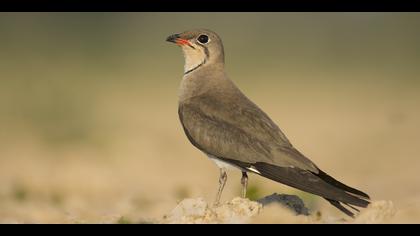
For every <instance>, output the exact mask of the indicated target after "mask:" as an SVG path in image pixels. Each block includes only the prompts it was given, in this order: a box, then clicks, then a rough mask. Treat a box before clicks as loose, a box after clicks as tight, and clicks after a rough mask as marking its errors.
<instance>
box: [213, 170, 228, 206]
mask: <svg viewBox="0 0 420 236" xmlns="http://www.w3.org/2000/svg"><path fill="white" fill-rule="evenodd" d="M226 180H227V174H226V169H225V168H220V177H219V191H217V196H216V201H215V203H214V205H218V204H219V202H220V197H221V196H222V191H223V188H224V187H225V184H226Z"/></svg>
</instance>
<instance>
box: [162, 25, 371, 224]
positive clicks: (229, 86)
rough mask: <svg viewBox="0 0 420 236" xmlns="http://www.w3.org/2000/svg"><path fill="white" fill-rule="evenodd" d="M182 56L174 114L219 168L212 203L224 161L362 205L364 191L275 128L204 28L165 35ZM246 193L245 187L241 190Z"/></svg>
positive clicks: (338, 204)
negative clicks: (329, 171) (340, 178)
mask: <svg viewBox="0 0 420 236" xmlns="http://www.w3.org/2000/svg"><path fill="white" fill-rule="evenodd" d="M167 40H168V41H170V42H174V43H177V44H178V45H180V46H181V48H182V49H183V52H184V56H185V59H186V64H185V68H184V72H185V74H184V78H183V80H182V83H181V88H180V96H179V109H178V113H179V117H180V121H181V123H182V126H183V128H184V131H185V133H186V135H187V137H188V139H189V140H190V142H191V143H192V144H193V145H194V146H195V147H197V148H198V149H200V150H201V151H202V152H204V153H205V154H207V155H208V156H209V157H210V158H211V159H213V160H215V161H216V163H217V164H218V165H219V167H220V168H221V175H220V180H219V181H220V187H219V192H218V195H217V199H216V202H218V201H219V199H220V194H221V192H222V190H223V187H224V184H225V182H226V177H227V175H226V172H225V167H226V166H225V165H221V164H220V163H224V164H229V165H231V166H234V167H237V168H238V169H240V170H241V171H242V172H243V177H242V181H241V182H242V183H243V185H244V188H245V189H246V182H247V175H246V172H252V173H256V174H259V175H261V176H264V177H266V178H269V179H271V180H274V181H277V182H280V183H283V184H286V185H289V186H292V187H295V188H297V189H300V190H303V191H306V192H309V193H313V194H316V195H319V196H322V197H324V198H325V199H326V200H328V201H329V202H330V203H331V204H332V205H334V206H335V207H337V208H338V209H340V210H341V211H343V212H344V213H345V214H347V215H349V216H353V213H352V212H351V211H350V210H348V209H347V208H345V207H344V206H343V205H341V203H344V204H345V205H347V206H349V207H350V208H351V209H353V210H357V209H356V208H353V207H352V206H357V207H366V206H367V205H368V204H369V201H368V199H369V196H368V195H367V194H365V193H363V192H361V191H359V190H356V189H354V188H351V187H349V186H347V185H344V184H342V183H340V182H339V181H337V180H335V179H334V178H332V177H331V176H329V175H327V174H326V173H325V172H323V171H321V170H320V169H319V168H318V167H317V166H316V165H315V164H314V163H313V162H312V161H310V160H309V159H308V158H307V157H305V156H304V155H303V154H301V153H300V152H299V151H298V150H296V149H295V148H294V147H293V146H292V144H291V143H290V142H289V140H288V139H287V137H286V136H285V135H284V134H283V132H282V131H281V130H280V129H279V127H278V126H277V125H276V124H275V123H274V122H273V121H272V120H271V119H270V117H269V116H268V115H267V114H266V113H264V112H263V111H262V110H261V109H260V108H259V107H258V106H257V105H256V104H254V103H253V102H252V101H251V100H249V99H248V98H247V97H246V96H245V95H244V94H243V93H242V92H241V91H240V90H239V89H238V88H237V87H236V86H235V84H234V83H233V82H232V81H231V80H230V79H229V78H228V77H227V76H226V74H225V70H224V51H223V44H222V41H221V39H220V38H219V36H217V34H215V33H214V32H212V31H209V30H203V29H200V30H192V31H187V32H184V33H182V34H177V35H172V36H170V37H168V39H167ZM243 192H245V190H244V191H243Z"/></svg>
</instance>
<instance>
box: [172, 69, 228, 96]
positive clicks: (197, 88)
mask: <svg viewBox="0 0 420 236" xmlns="http://www.w3.org/2000/svg"><path fill="white" fill-rule="evenodd" d="M225 79H226V75H225V71H224V66H223V64H222V63H211V62H206V63H204V64H202V65H200V66H199V67H198V68H197V69H195V70H193V71H191V72H189V73H186V74H184V77H183V79H182V81H181V86H180V90H179V99H180V100H185V99H188V98H191V97H195V96H199V95H201V94H204V93H206V92H209V91H211V90H214V89H217V84H220V83H223V80H225Z"/></svg>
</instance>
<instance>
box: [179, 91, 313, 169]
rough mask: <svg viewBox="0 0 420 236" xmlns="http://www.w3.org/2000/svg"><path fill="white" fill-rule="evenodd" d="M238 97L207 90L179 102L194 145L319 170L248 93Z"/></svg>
mask: <svg viewBox="0 0 420 236" xmlns="http://www.w3.org/2000/svg"><path fill="white" fill-rule="evenodd" d="M244 98H245V99H244ZM236 101H237V102H235V100H233V101H232V99H223V98H220V97H219V98H216V97H214V96H212V95H211V94H210V95H209V94H206V95H205V96H204V95H203V96H196V97H193V98H190V99H188V100H187V101H183V102H182V103H180V104H179V110H178V112H179V116H180V120H181V123H182V125H183V128H184V131H185V133H186V135H187V136H188V138H189V140H190V141H191V142H192V144H193V145H194V146H196V147H197V148H199V149H201V150H202V151H203V152H205V153H207V154H211V155H213V156H216V157H220V158H226V159H231V160H237V161H241V162H246V163H256V162H265V163H269V164H273V165H276V166H282V167H290V166H293V167H297V168H301V169H304V170H310V171H314V172H317V171H318V169H317V168H316V166H315V165H314V164H313V163H312V162H311V161H310V160H309V159H307V158H306V157H305V156H303V155H302V154H301V153H300V152H298V151H297V150H296V149H295V148H293V146H292V145H291V144H290V142H289V141H288V140H287V138H286V136H285V135H284V134H283V133H282V132H281V131H280V129H279V128H278V127H277V125H276V124H274V122H273V121H272V120H271V119H270V118H269V117H268V116H267V115H266V114H265V113H264V112H263V111H262V110H260V109H259V108H258V107H257V106H256V105H255V104H253V103H252V102H251V101H250V100H248V99H247V98H246V97H242V99H239V100H236ZM244 102H245V103H244Z"/></svg>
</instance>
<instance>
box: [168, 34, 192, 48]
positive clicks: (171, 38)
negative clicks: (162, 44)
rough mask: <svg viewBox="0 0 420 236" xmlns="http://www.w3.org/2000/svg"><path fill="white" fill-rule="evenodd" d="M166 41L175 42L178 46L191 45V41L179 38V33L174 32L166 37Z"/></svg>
mask: <svg viewBox="0 0 420 236" xmlns="http://www.w3.org/2000/svg"><path fill="white" fill-rule="evenodd" d="M166 41H168V42H171V43H176V44H177V45H179V46H183V45H188V46H191V43H190V42H189V41H188V40H186V39H183V38H181V37H180V36H179V34H174V35H171V36H169V37H167V38H166Z"/></svg>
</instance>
